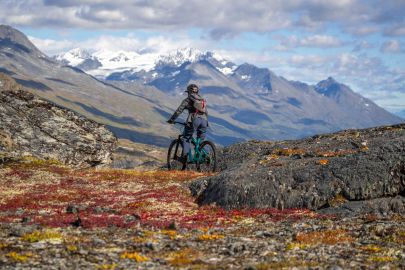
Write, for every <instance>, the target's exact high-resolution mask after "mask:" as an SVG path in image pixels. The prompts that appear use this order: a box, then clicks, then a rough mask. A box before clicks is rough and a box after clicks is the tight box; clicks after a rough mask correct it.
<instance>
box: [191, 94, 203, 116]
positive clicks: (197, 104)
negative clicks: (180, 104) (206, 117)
mask: <svg viewBox="0 0 405 270" xmlns="http://www.w3.org/2000/svg"><path fill="white" fill-rule="evenodd" d="M189 97H190V100H191V101H192V103H193V108H194V109H195V110H196V113H199V114H204V113H206V112H207V101H206V100H205V99H204V98H203V97H201V96H200V95H198V94H191V95H190V96H189Z"/></svg>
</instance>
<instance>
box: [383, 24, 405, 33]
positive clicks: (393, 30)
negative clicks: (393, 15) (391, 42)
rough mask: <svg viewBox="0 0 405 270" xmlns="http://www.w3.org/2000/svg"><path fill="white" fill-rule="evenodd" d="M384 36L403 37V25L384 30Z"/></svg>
mask: <svg viewBox="0 0 405 270" xmlns="http://www.w3.org/2000/svg"><path fill="white" fill-rule="evenodd" d="M384 34H385V35H386V36H405V23H402V24H400V25H393V26H390V27H388V28H386V29H385V31H384Z"/></svg>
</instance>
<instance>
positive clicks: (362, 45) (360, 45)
mask: <svg viewBox="0 0 405 270" xmlns="http://www.w3.org/2000/svg"><path fill="white" fill-rule="evenodd" d="M371 48H374V45H372V44H371V43H370V42H368V41H367V40H360V41H357V42H356V43H355V46H354V48H353V50H352V52H361V51H364V50H367V49H371Z"/></svg>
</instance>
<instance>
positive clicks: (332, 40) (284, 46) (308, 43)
mask: <svg viewBox="0 0 405 270" xmlns="http://www.w3.org/2000/svg"><path fill="white" fill-rule="evenodd" d="M276 39H279V40H280V44H279V45H278V46H276V49H277V50H280V51H288V50H289V49H292V48H298V47H313V48H334V47H340V46H343V45H344V42H343V41H341V40H339V39H338V38H336V37H333V36H328V35H312V36H306V37H302V38H300V37H297V36H295V35H292V36H288V37H285V36H278V37H276Z"/></svg>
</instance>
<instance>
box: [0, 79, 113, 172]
mask: <svg viewBox="0 0 405 270" xmlns="http://www.w3.org/2000/svg"><path fill="white" fill-rule="evenodd" d="M116 143H117V139H116V137H115V136H114V135H113V134H112V133H111V132H110V131H108V130H107V129H106V128H104V127H103V126H102V125H100V124H98V123H96V122H94V121H91V120H88V119H86V118H84V117H82V116H80V115H78V114H76V113H74V112H72V111H70V110H67V109H64V108H61V107H59V106H57V105H55V104H52V103H50V102H48V101H46V100H43V99H40V98H38V97H37V96H35V95H34V94H32V93H30V92H28V91H27V90H26V89H25V88H24V87H22V86H20V85H18V84H17V83H16V82H15V81H14V80H13V79H11V78H10V77H8V76H6V75H3V74H0V153H1V154H0V155H2V156H3V157H4V156H8V157H13V158H16V157H21V156H33V157H36V158H40V159H52V160H58V161H59V162H62V163H64V164H68V165H72V166H77V167H89V166H101V165H105V164H109V163H111V161H112V160H111V159H112V151H113V150H114V149H115V147H116Z"/></svg>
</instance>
